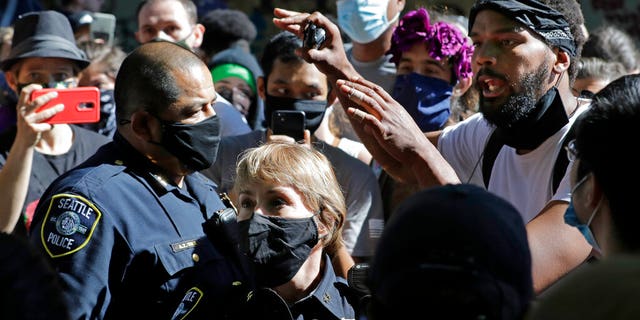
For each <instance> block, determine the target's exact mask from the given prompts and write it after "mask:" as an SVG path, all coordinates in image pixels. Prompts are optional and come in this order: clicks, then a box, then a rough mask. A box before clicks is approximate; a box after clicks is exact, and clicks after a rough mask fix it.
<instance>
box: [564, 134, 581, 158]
mask: <svg viewBox="0 0 640 320" xmlns="http://www.w3.org/2000/svg"><path fill="white" fill-rule="evenodd" d="M564 149H565V150H567V158H568V159H569V161H571V162H573V161H576V159H577V158H578V150H577V149H576V139H573V140H571V141H569V143H568V144H567V146H566V147H564Z"/></svg>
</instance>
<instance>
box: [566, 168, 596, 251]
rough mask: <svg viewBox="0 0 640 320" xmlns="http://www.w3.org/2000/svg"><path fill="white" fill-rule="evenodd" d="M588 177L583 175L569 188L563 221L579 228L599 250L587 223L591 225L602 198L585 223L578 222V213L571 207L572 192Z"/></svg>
mask: <svg viewBox="0 0 640 320" xmlns="http://www.w3.org/2000/svg"><path fill="white" fill-rule="evenodd" d="M588 177H589V175H586V176H584V178H582V180H580V181H579V182H578V183H576V185H575V186H574V187H573V189H572V190H571V202H569V207H568V208H567V211H566V212H565V213H564V222H565V223H566V224H568V225H570V226H572V227H576V228H578V230H580V233H582V236H584V238H585V239H586V240H587V242H588V243H589V244H590V245H591V246H592V247H594V248H596V249H597V250H598V251H599V250H600V246H598V243H597V242H596V238H595V237H594V236H593V233H592V232H591V228H589V225H591V221H592V220H593V217H595V216H596V213H597V212H598V209H600V204H601V203H602V199H600V202H598V205H597V206H596V208H595V209H594V210H593V212H592V213H591V217H589V220H588V221H587V223H582V222H580V219H578V215H577V214H576V210H575V208H574V207H573V193H574V192H575V191H576V190H577V189H578V188H579V187H580V186H581V185H582V184H583V183H584V182H585V181H587V178H588Z"/></svg>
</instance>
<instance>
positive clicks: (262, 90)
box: [256, 77, 267, 101]
mask: <svg viewBox="0 0 640 320" xmlns="http://www.w3.org/2000/svg"><path fill="white" fill-rule="evenodd" d="M265 81H267V79H266V78H265V77H258V81H257V83H256V87H257V89H258V96H260V99H262V101H265V100H266V97H267V84H266V83H265Z"/></svg>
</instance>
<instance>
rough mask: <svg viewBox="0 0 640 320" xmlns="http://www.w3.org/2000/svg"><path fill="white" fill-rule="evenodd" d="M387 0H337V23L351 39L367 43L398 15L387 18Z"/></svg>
mask: <svg viewBox="0 0 640 320" xmlns="http://www.w3.org/2000/svg"><path fill="white" fill-rule="evenodd" d="M388 4H389V0H338V1H337V2H336V6H337V12H338V25H340V28H341V29H342V31H344V33H346V34H347V35H348V36H349V38H351V40H353V41H354V42H357V43H369V42H371V41H373V40H375V39H377V38H378V37H379V36H380V35H381V34H382V33H383V32H385V31H386V30H387V28H389V26H390V25H392V24H394V23H395V22H396V21H397V20H398V18H399V17H400V12H398V13H397V14H396V15H395V16H394V17H393V19H391V20H390V21H389V20H387V6H388Z"/></svg>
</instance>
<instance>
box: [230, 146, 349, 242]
mask: <svg viewBox="0 0 640 320" xmlns="http://www.w3.org/2000/svg"><path fill="white" fill-rule="evenodd" d="M254 183H277V184H280V185H285V186H289V187H292V188H294V189H295V190H297V191H298V192H300V194H301V196H302V199H303V202H304V204H305V205H306V206H307V207H308V208H310V209H311V210H312V211H314V212H319V214H318V216H317V217H318V219H319V220H320V223H322V224H323V225H324V226H326V227H327V230H328V232H329V234H328V235H327V237H325V238H324V247H325V248H327V250H328V251H329V252H333V250H334V249H337V248H339V247H340V246H341V245H342V226H343V225H344V220H345V216H346V211H347V210H346V205H345V200H344V194H343V193H342V190H341V188H340V185H339V183H338V180H337V179H336V176H335V173H334V171H333V167H332V166H331V163H330V162H329V160H328V159H327V158H326V157H325V156H324V155H323V154H322V153H320V152H319V151H317V150H312V149H309V148H307V147H305V146H303V145H300V144H296V143H284V142H269V143H265V144H263V145H261V146H258V147H255V148H250V149H247V150H245V151H244V152H243V153H242V154H241V155H240V158H239V160H238V165H237V167H236V179H235V183H234V186H233V188H234V191H235V193H236V194H238V193H239V192H240V191H241V190H242V189H243V188H244V187H245V186H248V185H250V184H254ZM331 226H333V227H331Z"/></svg>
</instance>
